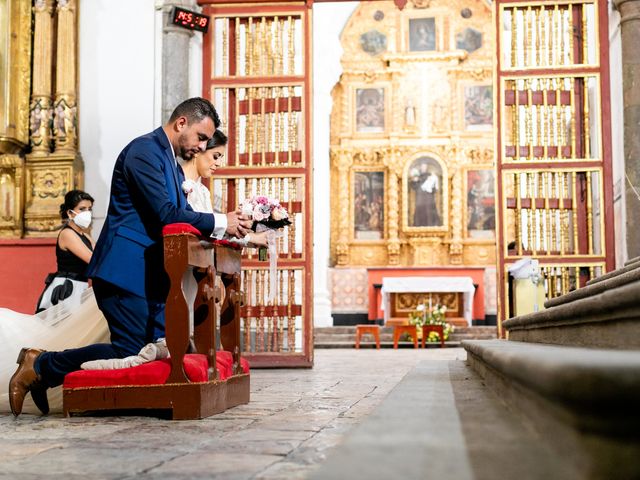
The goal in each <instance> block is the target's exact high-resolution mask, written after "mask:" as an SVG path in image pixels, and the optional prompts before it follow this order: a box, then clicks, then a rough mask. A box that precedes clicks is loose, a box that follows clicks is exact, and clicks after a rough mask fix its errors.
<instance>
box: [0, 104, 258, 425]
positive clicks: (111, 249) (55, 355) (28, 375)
mask: <svg viewBox="0 0 640 480" xmlns="http://www.w3.org/2000/svg"><path fill="white" fill-rule="evenodd" d="M219 126H220V119H219V117H218V114H217V112H216V110H215V108H214V107H213V105H211V103H210V102H209V101H208V100H205V99H203V98H191V99H189V100H186V101H184V102H183V103H181V104H180V105H178V106H177V107H176V109H175V110H174V112H173V114H172V115H171V117H170V118H169V121H168V122H167V124H166V125H164V126H162V127H160V128H158V129H156V130H154V131H153V132H151V133H149V134H147V135H143V136H141V137H138V138H136V139H135V140H133V141H132V142H131V143H130V144H129V145H127V146H126V147H125V148H124V150H123V151H122V152H121V153H120V155H119V156H118V159H117V160H116V164H115V167H114V170H113V177H112V180H111V196H110V201H109V210H108V213H107V219H106V222H105V224H104V227H103V228H102V231H101V233H100V237H99V239H98V242H97V243H96V248H95V251H94V253H93V256H92V257H91V263H90V264H89V269H88V272H87V276H88V277H89V278H92V280H93V290H94V293H95V296H96V301H97V303H98V307H100V310H101V311H102V313H103V314H104V316H105V318H106V319H107V322H108V324H109V331H110V333H111V343H110V344H95V345H89V346H87V347H82V348H77V349H71V350H65V351H63V352H42V351H40V350H37V349H26V348H25V349H23V350H22V351H21V353H20V357H19V358H18V363H19V366H18V369H17V371H16V373H15V374H14V375H13V377H12V379H11V382H10V384H9V400H10V404H11V411H12V412H13V414H14V415H19V414H20V413H21V412H22V405H23V402H24V397H25V395H26V394H27V392H29V391H31V395H32V397H33V400H34V402H35V403H36V405H37V406H38V408H39V409H40V410H41V411H42V412H43V413H45V414H46V413H47V412H48V410H49V405H48V401H47V395H46V389H47V388H49V387H54V386H56V385H60V384H61V383H62V382H63V380H64V376H65V375H66V374H67V373H70V372H72V371H75V370H79V369H80V365H81V364H82V363H84V362H87V361H90V360H98V359H108V358H124V357H127V356H130V355H137V354H138V352H139V351H140V349H141V348H142V347H143V346H144V345H146V344H147V343H149V342H153V341H155V340H156V339H158V338H161V337H164V307H165V301H166V297H167V294H168V291H169V279H168V276H167V274H166V273H165V271H164V266H163V265H164V263H163V244H162V227H164V226H165V225H167V224H170V223H189V224H191V225H193V226H194V227H196V228H197V229H198V230H200V232H202V234H203V235H212V236H215V237H221V236H222V235H223V234H224V233H225V232H226V233H229V234H231V235H235V236H239V237H242V236H244V235H245V234H246V233H248V231H249V230H250V227H251V221H250V220H249V219H248V218H246V217H244V216H242V215H239V214H238V213H237V212H230V213H228V214H226V215H223V214H207V213H197V212H194V211H193V210H192V209H191V207H190V206H189V205H188V204H187V202H186V198H185V196H184V194H183V193H182V188H181V185H182V182H183V180H184V175H183V173H182V169H181V168H180V166H179V165H178V164H177V161H176V156H179V157H181V158H183V159H185V160H189V159H191V158H192V157H193V156H194V155H195V154H196V153H198V152H199V151H204V150H205V148H206V144H207V141H208V140H209V139H210V138H211V137H212V136H213V133H214V132H215V130H216V128H218V127H219Z"/></svg>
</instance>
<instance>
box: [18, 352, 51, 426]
mask: <svg viewBox="0 0 640 480" xmlns="http://www.w3.org/2000/svg"><path fill="white" fill-rule="evenodd" d="M42 352H43V351H42V350H38V349H36V348H23V349H22V350H20V355H18V360H17V363H18V369H17V370H16V373H14V374H13V377H11V381H10V382H9V405H10V406H11V412H12V413H13V414H14V415H15V416H16V417H17V416H18V415H20V414H21V413H22V405H23V403H24V397H25V396H26V395H27V392H29V391H31V390H34V391H32V392H31V396H32V397H33V400H34V402H35V403H36V406H37V407H38V408H39V409H40V410H41V411H42V413H44V414H47V413H48V412H49V402H48V401H47V393H46V387H44V385H42V384H41V379H40V375H38V374H37V373H36V371H35V370H34V368H33V366H34V364H35V362H36V358H38V357H39V356H40V354H41V353H42Z"/></svg>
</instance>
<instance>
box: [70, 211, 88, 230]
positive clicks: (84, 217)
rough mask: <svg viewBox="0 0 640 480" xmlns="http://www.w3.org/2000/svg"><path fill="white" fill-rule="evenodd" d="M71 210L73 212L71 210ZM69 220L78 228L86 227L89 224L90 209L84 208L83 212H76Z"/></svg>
mask: <svg viewBox="0 0 640 480" xmlns="http://www.w3.org/2000/svg"><path fill="white" fill-rule="evenodd" d="M71 211H72V212H73V210H71ZM73 213H76V212H73ZM71 220H72V221H73V223H75V224H76V225H77V226H79V227H80V228H87V227H88V226H89V225H91V211H90V210H85V211H84V212H80V213H76V216H75V217H73V218H72V219H71Z"/></svg>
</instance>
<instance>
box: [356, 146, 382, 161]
mask: <svg viewBox="0 0 640 480" xmlns="http://www.w3.org/2000/svg"><path fill="white" fill-rule="evenodd" d="M384 158H385V152H384V151H383V150H377V149H369V150H357V151H356V152H354V154H353V163H354V164H355V165H383V164H384Z"/></svg>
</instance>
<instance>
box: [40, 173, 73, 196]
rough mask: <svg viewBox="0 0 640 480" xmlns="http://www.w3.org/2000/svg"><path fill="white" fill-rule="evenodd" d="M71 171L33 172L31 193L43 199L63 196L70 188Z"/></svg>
mask: <svg viewBox="0 0 640 480" xmlns="http://www.w3.org/2000/svg"><path fill="white" fill-rule="evenodd" d="M69 186H70V181H69V172H68V171H67V170H62V171H46V170H42V171H34V172H32V173H31V194H32V195H33V196H34V197H38V198H41V199H45V198H48V199H54V198H62V197H64V194H65V193H66V192H67V191H68V190H69Z"/></svg>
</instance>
